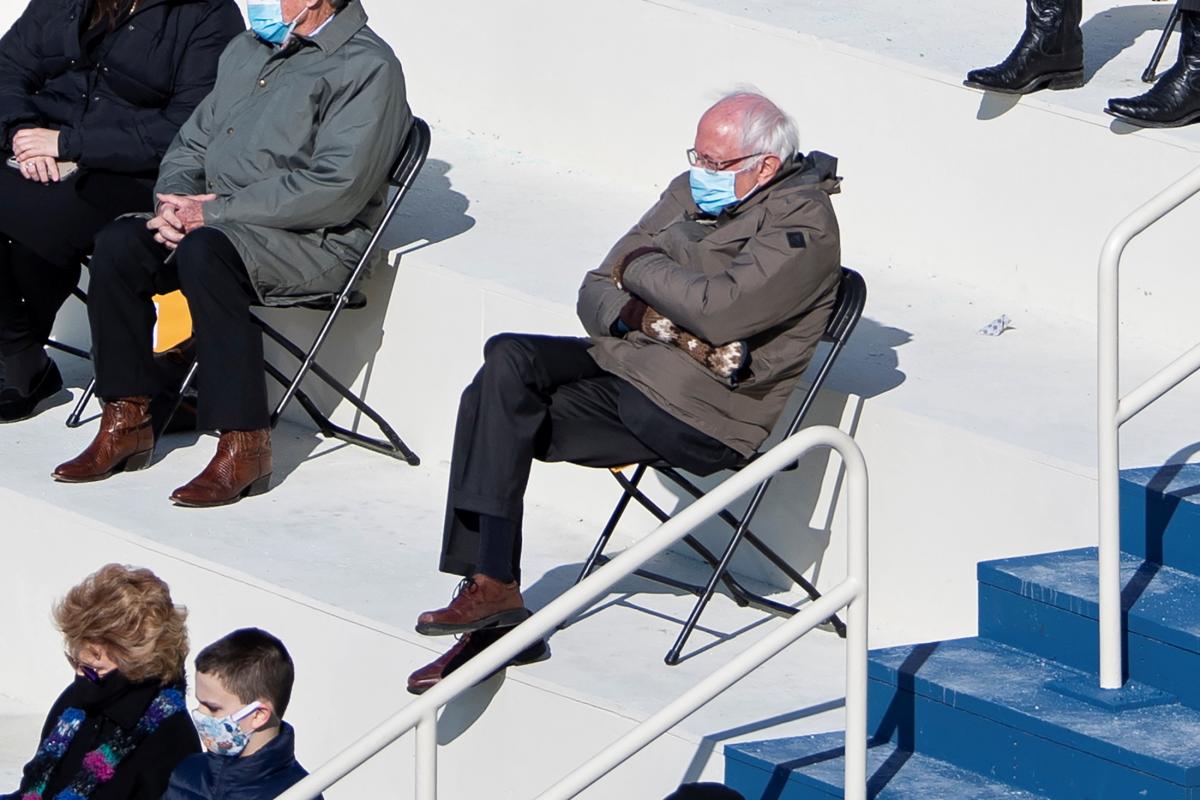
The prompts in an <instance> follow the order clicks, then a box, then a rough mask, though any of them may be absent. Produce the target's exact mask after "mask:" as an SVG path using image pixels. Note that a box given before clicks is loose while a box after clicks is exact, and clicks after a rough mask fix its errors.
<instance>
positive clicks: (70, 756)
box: [0, 564, 200, 800]
mask: <svg viewBox="0 0 1200 800" xmlns="http://www.w3.org/2000/svg"><path fill="white" fill-rule="evenodd" d="M54 617H55V622H56V623H57V624H58V627H59V628H60V629H61V630H62V632H63V638H64V640H65V643H66V648H67V661H68V662H70V664H71V666H72V667H73V668H74V670H75V680H74V682H73V683H71V685H69V686H68V687H67V689H66V691H64V692H63V693H62V694H61V695H60V696H59V698H58V700H56V701H55V703H54V705H53V706H52V707H51V709H50V713H49V715H48V716H47V717H46V724H45V725H44V726H43V727H42V735H41V743H40V744H39V745H38V748H37V751H36V754H35V755H34V757H33V759H32V760H31V761H30V762H29V763H28V764H27V765H26V766H25V771H24V774H23V777H22V779H21V785H20V787H18V789H17V791H16V792H14V793H13V794H8V795H3V796H0V800H160V798H161V797H162V796H163V792H164V791H166V788H167V783H168V781H169V780H170V777H171V771H172V770H173V769H175V767H176V765H178V764H179V763H180V762H181V761H183V759H184V758H186V757H187V756H189V755H191V754H193V753H197V752H199V751H200V740H199V737H198V736H197V735H196V729H195V727H194V726H193V725H192V720H191V717H190V716H189V714H188V712H187V709H186V707H185V698H184V695H185V693H186V691H187V690H186V687H185V685H184V675H183V668H184V661H185V659H186V658H187V651H188V640H187V628H186V617H187V614H186V612H185V611H184V610H183V609H182V608H179V607H178V606H175V605H174V604H173V603H172V601H171V594H170V590H169V589H168V588H167V585H166V584H165V583H163V582H162V580H160V579H159V578H158V577H157V576H155V575H154V573H153V572H151V571H150V570H147V569H131V568H129V567H123V566H120V565H118V564H109V565H108V566H106V567H103V568H102V569H100V570H99V571H98V572H96V573H94V574H93V575H90V576H89V577H88V578H87V579H86V580H84V581H83V582H82V583H80V584H79V585H78V586H76V587H74V588H73V589H71V590H70V591H69V592H68V593H67V596H66V597H65V598H64V599H63V600H62V602H61V603H59V604H58V606H57V607H56V608H55V609H54Z"/></svg>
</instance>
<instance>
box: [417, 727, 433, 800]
mask: <svg viewBox="0 0 1200 800" xmlns="http://www.w3.org/2000/svg"><path fill="white" fill-rule="evenodd" d="M416 740H417V745H416V747H417V758H416V762H417V776H416V783H417V785H416V793H415V794H416V800H437V746H438V743H437V709H436V708H435V709H430V710H429V711H427V712H426V713H425V714H423V715H422V716H421V721H420V722H418V723H417V736H416Z"/></svg>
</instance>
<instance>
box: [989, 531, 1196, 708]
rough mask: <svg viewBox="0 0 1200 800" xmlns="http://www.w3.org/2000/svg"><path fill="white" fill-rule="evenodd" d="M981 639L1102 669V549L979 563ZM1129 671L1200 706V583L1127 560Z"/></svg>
mask: <svg viewBox="0 0 1200 800" xmlns="http://www.w3.org/2000/svg"><path fill="white" fill-rule="evenodd" d="M978 573H979V635H980V636H982V637H985V638H989V639H994V640H996V641H999V642H1003V643H1005V644H1009V645H1012V646H1013V647H1018V648H1021V649H1022V650H1028V651H1030V652H1031V653H1035V654H1037V655H1040V656H1044V657H1046V658H1051V659H1054V660H1055V661H1060V662H1062V663H1064V664H1066V665H1068V666H1071V667H1075V668H1077V669H1083V670H1087V671H1089V672H1095V671H1096V669H1097V648H1098V646H1099V644H1098V639H1097V637H1098V630H1099V629H1098V623H1097V618H1098V615H1099V608H1098V605H1097V599H1096V598H1097V583H1096V581H1097V576H1096V550H1095V548H1091V547H1089V548H1084V549H1081V550H1067V551H1064V552H1060V553H1047V554H1044V555H1036V556H1022V557H1019V558H1006V559H1001V560H999V561H985V562H983V563H981V564H980V565H979V568H978ZM1121 585H1122V586H1123V587H1124V591H1123V593H1122V596H1123V598H1124V602H1123V605H1124V607H1125V609H1126V611H1127V615H1126V619H1127V625H1128V630H1129V635H1128V640H1127V644H1128V647H1127V659H1128V665H1127V673H1128V676H1129V677H1130V678H1131V679H1133V680H1135V681H1139V682H1141V683H1147V684H1150V685H1151V686H1156V687H1158V688H1160V689H1163V690H1165V691H1168V692H1170V693H1172V694H1174V695H1175V696H1177V697H1178V698H1179V699H1180V700H1181V701H1182V702H1184V703H1186V704H1188V705H1191V706H1195V707H1197V708H1200V681H1198V680H1197V679H1196V678H1197V675H1200V577H1197V576H1195V575H1192V574H1191V573H1188V572H1181V571H1179V570H1176V569H1172V568H1170V567H1160V566H1158V565H1156V564H1152V563H1148V562H1144V561H1142V559H1141V558H1139V557H1137V556H1132V555H1129V554H1127V553H1122V554H1121Z"/></svg>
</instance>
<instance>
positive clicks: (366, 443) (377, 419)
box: [265, 362, 421, 467]
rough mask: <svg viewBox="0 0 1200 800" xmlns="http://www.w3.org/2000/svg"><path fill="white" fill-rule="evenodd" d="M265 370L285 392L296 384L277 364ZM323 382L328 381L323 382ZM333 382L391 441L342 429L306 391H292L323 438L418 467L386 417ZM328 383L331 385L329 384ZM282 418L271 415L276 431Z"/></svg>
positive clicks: (318, 374)
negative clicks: (277, 424)
mask: <svg viewBox="0 0 1200 800" xmlns="http://www.w3.org/2000/svg"><path fill="white" fill-rule="evenodd" d="M265 367H266V370H267V373H268V374H269V375H270V376H271V377H272V378H274V379H275V381H276V383H278V384H279V385H280V386H283V387H284V388H285V389H287V387H289V386H290V385H291V384H292V381H290V380H289V379H288V377H287V376H286V375H284V374H283V373H282V372H281V371H280V370H279V369H278V368H276V367H275V365H274V364H271V363H270V362H265ZM323 371H324V370H318V369H313V370H312V372H313V374H314V375H316V376H317V377H321V372H323ZM322 380H324V378H322ZM331 381H332V383H331V386H332V388H333V389H335V390H338V394H340V395H341V396H342V398H343V399H344V400H346V401H347V402H349V403H350V404H351V405H353V406H354V407H355V408H357V409H358V410H359V411H362V412H363V413H364V414H366V415H367V417H368V418H369V419H370V420H371V421H372V422H374V423H375V424H376V425H377V426H378V427H379V430H380V431H382V432H383V435H384V436H386V437H387V439H386V440H384V439H374V438H372V437H370V436H365V435H363V434H361V433H359V432H358V431H352V430H350V429H349V428H344V427H342V426H341V425H338V424H337V423H335V422H334V421H333V420H331V419H329V417H327V416H326V415H325V414H323V413H322V412H321V409H319V408H318V407H317V404H316V403H314V402H313V401H312V399H311V398H310V397H309V396H308V395H307V394H305V393H304V390H303V389H300V388H299V387H296V388H295V389H293V390H292V396H293V397H295V399H296V400H297V402H299V403H300V406H301V407H302V408H303V409H304V411H305V413H307V414H308V417H309V419H311V420H312V421H313V423H314V424H315V425H316V426H317V429H318V430H320V432H321V434H322V435H324V436H328V437H330V438H333V439H341V440H342V441H344V442H347V443H349V444H353V445H358V446H359V447H363V448H366V449H367V450H371V451H372V452H375V453H380V454H382V455H385V456H391V457H392V458H397V459H400V460H401V461H405V462H407V463H408V464H410V465H412V466H414V467H415V466H417V465H418V464H420V463H421V459H420V457H419V456H418V455H417V454H416V453H414V452H413V451H412V450H410V449H409V447H408V445H406V444H405V443H404V440H403V439H401V438H400V437H399V436H398V435H397V434H396V432H395V431H394V430H393V429H392V427H391V426H390V425H388V424H387V422H386V421H385V420H384V419H383V417H381V416H379V414H378V413H376V412H375V410H374V409H372V408H370V407H369V406H367V405H366V404H365V403H363V402H362V401H361V400H359V399H358V398H357V397H355V396H354V395H353V394H352V393H351V392H350V391H349V390H348V389H345V387H342V386H341V384H340V383H338V382H337V381H336V380H332V379H331ZM326 382H327V383H329V381H326ZM339 387H340V389H339ZM279 414H280V411H279V410H278V409H277V410H276V412H275V413H274V414H272V415H271V427H272V428H274V427H275V425H276V423H278V422H279Z"/></svg>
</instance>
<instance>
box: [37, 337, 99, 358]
mask: <svg viewBox="0 0 1200 800" xmlns="http://www.w3.org/2000/svg"><path fill="white" fill-rule="evenodd" d="M46 347H50V348H53V349H55V350H61V351H62V352H64V353H66V354H67V355H70V356H75V357H76V358H82V359H83V360H84V361H91V360H92V354H91V353H89V352H88V351H87V350H83V349H81V348H78V347H75V346H74V345H70V344H64V343H62V342H59V341H55V340H54V339H47V340H46Z"/></svg>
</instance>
